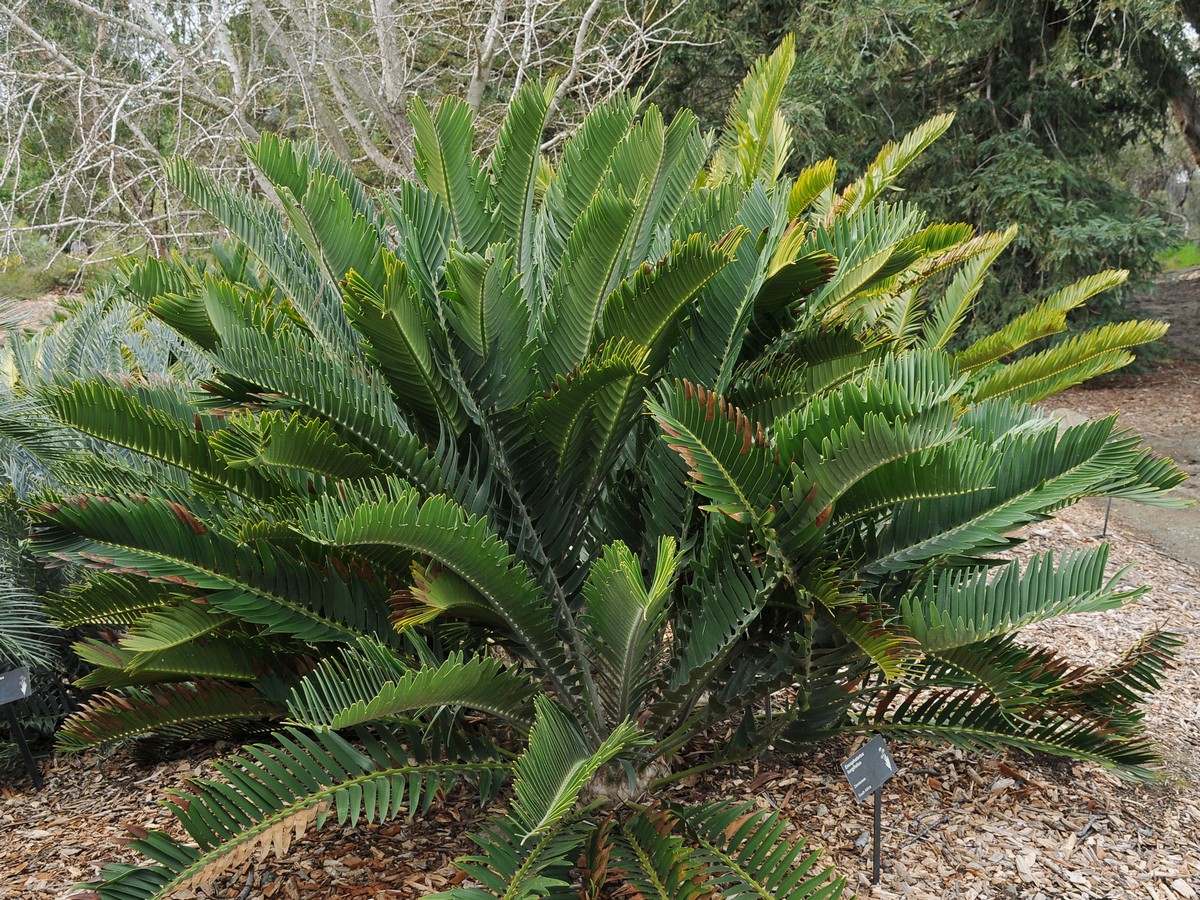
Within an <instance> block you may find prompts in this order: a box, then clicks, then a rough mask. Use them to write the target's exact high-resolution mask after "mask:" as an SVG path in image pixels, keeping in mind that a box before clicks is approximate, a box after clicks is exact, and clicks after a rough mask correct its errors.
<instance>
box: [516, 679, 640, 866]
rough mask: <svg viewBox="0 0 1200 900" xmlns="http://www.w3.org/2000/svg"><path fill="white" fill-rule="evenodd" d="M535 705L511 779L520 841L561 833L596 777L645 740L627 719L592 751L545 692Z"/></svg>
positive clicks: (535, 701) (560, 708)
mask: <svg viewBox="0 0 1200 900" xmlns="http://www.w3.org/2000/svg"><path fill="white" fill-rule="evenodd" d="M534 705H535V706H536V708H537V719H536V722H535V724H534V727H533V730H532V731H531V732H530V734H529V746H528V747H526V749H525V752H524V753H522V754H521V756H520V758H519V759H518V760H517V764H516V771H515V774H514V778H513V802H512V812H511V813H510V815H511V816H512V819H513V821H514V822H515V823H517V824H518V825H519V826H520V828H521V842H522V843H525V842H527V841H530V840H533V839H535V838H538V837H542V836H544V835H546V834H549V833H551V832H553V831H555V830H557V829H558V828H559V827H560V826H561V825H562V822H563V819H564V818H566V816H567V815H568V814H569V813H570V812H571V811H572V810H573V809H574V808H575V804H576V803H577V802H578V801H579V795H580V793H581V792H582V791H583V789H584V787H586V786H587V784H588V782H590V781H591V780H592V777H593V776H594V775H595V774H596V773H597V772H599V771H600V769H601V768H603V767H604V766H605V765H607V764H608V763H609V762H611V761H612V760H613V759H614V758H616V757H617V756H618V755H619V754H621V753H623V752H625V751H626V750H628V749H629V748H630V747H632V746H633V745H634V744H636V743H638V742H639V741H640V740H641V738H640V734H639V732H638V729H637V727H636V726H635V725H634V724H633V723H632V722H630V721H628V720H626V721H624V722H621V723H620V724H618V725H617V726H616V727H615V728H614V729H613V730H612V732H611V733H610V734H609V735H608V737H606V738H605V739H604V742H603V743H602V744H601V745H600V746H599V747H597V748H596V749H594V750H593V749H592V748H591V747H590V746H589V744H588V743H587V741H586V740H585V739H584V737H583V734H582V733H581V732H580V730H579V727H578V726H577V725H576V724H575V723H574V722H573V721H572V720H571V718H570V717H569V716H568V715H567V714H566V713H565V712H564V711H563V709H562V707H560V706H558V705H557V704H556V703H554V702H553V701H552V700H550V699H549V698H548V697H546V696H545V695H544V694H540V695H538V696H537V697H536V698H535V699H534Z"/></svg>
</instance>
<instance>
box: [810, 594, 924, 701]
mask: <svg viewBox="0 0 1200 900" xmlns="http://www.w3.org/2000/svg"><path fill="white" fill-rule="evenodd" d="M851 599H852V598H851V597H841V598H839V604H838V605H832V604H830V605H827V604H825V603H822V604H820V605H821V607H822V608H823V609H824V611H825V613H826V615H828V616H829V618H830V619H831V620H832V621H833V623H834V625H836V626H837V630H838V631H840V632H841V633H842V634H844V635H845V636H846V637H847V638H849V639H850V641H852V642H853V643H854V644H855V646H857V647H858V649H859V650H861V651H862V652H863V653H864V654H865V655H866V656H867V658H868V659H870V660H871V662H872V663H874V664H875V666H876V668H878V669H879V671H880V673H882V675H883V676H884V677H885V678H886V679H888V680H889V681H896V680H899V679H901V678H903V677H904V676H905V675H906V674H907V670H908V666H909V665H910V664H911V662H912V660H913V658H914V656H915V655H916V653H917V650H918V648H917V644H916V642H915V641H914V640H913V639H912V638H911V637H910V636H909V635H908V634H907V633H906V628H905V627H904V624H903V623H898V622H894V621H891V619H892V617H891V616H890V615H889V612H890V610H888V609H886V608H884V607H882V606H880V605H878V604H873V603H871V602H870V601H869V600H867V599H866V598H865V597H864V598H860V602H858V603H852V602H850V601H851Z"/></svg>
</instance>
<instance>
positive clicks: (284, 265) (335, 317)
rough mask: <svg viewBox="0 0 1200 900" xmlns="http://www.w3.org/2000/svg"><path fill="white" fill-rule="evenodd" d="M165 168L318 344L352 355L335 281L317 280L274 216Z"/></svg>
mask: <svg viewBox="0 0 1200 900" xmlns="http://www.w3.org/2000/svg"><path fill="white" fill-rule="evenodd" d="M166 168H167V177H168V178H169V179H170V181H171V183H172V184H174V185H175V186H176V187H177V188H179V190H181V191H182V192H183V193H184V194H185V195H187V197H188V199H190V200H191V201H192V202H193V203H195V204H196V205H197V206H199V207H200V208H201V209H203V210H204V211H205V212H207V213H209V214H210V215H212V216H214V217H215V218H216V219H217V220H218V221H219V222H221V224H223V225H224V226H225V227H226V228H228V229H229V230H230V231H231V232H233V234H234V235H236V236H237V238H238V239H239V240H240V241H242V242H243V243H244V244H245V245H246V246H247V247H249V248H250V249H251V250H252V251H253V253H254V255H255V256H256V257H257V258H258V259H259V261H260V262H261V263H262V264H263V266H264V268H265V269H266V270H267V271H268V272H269V273H270V275H271V277H272V279H273V280H274V281H275V283H276V284H277V285H278V286H279V287H280V289H281V290H282V291H283V292H284V293H285V294H286V295H287V297H288V299H289V300H290V301H291V303H292V305H293V307H294V308H295V310H296V311H297V312H298V313H299V314H300V315H301V316H302V317H303V319H304V321H305V322H306V323H307V324H308V326H309V327H310V328H311V329H312V331H313V334H315V335H316V336H317V338H318V340H319V341H320V342H321V343H322V344H324V345H325V346H327V347H329V348H330V349H331V350H332V351H334V352H338V353H342V354H346V355H348V356H351V357H353V356H354V355H355V350H354V347H355V342H354V340H353V334H352V332H351V329H350V326H349V323H348V322H347V321H346V317H345V316H344V315H343V314H342V308H341V306H342V304H341V298H340V297H339V296H338V293H337V290H336V283H335V282H332V281H330V280H329V279H327V278H326V277H323V276H322V274H321V272H320V270H319V269H318V267H317V263H316V261H315V260H314V259H313V258H312V257H311V256H310V255H309V253H308V248H306V247H305V246H304V242H303V241H301V240H300V238H299V237H298V236H297V235H296V234H295V233H294V232H292V231H290V230H288V229H287V228H285V227H284V223H283V219H282V217H281V216H280V214H279V213H278V212H277V211H276V210H275V209H274V208H273V207H271V206H269V205H268V204H267V203H265V202H263V201H260V200H257V199H255V198H254V197H252V196H250V195H249V194H248V193H247V192H245V191H242V190H240V189H237V188H233V187H230V186H228V185H224V184H221V183H219V182H217V181H216V180H215V179H213V178H212V177H211V176H210V175H208V174H206V173H204V172H202V171H200V169H199V168H197V167H196V166H194V165H192V164H191V163H189V162H186V161H184V160H182V159H179V158H178V157H176V158H174V159H171V160H168V161H167V166H166Z"/></svg>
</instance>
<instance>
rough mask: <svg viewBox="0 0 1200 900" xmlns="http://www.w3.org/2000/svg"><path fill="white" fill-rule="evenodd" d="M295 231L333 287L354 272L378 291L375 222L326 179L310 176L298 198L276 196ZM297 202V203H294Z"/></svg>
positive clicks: (379, 253)
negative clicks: (322, 268)
mask: <svg viewBox="0 0 1200 900" xmlns="http://www.w3.org/2000/svg"><path fill="white" fill-rule="evenodd" d="M279 198H280V200H281V201H282V202H283V205H284V210H285V212H286V213H287V214H288V217H289V218H290V220H291V222H292V226H293V228H294V229H295V231H296V232H297V233H298V234H299V235H300V237H301V240H304V241H305V243H306V244H308V245H309V251H310V253H311V255H312V257H313V258H314V259H317V260H321V262H322V263H323V264H324V266H325V272H326V277H327V278H328V279H329V280H330V281H331V282H333V283H334V284H337V283H338V282H340V281H341V280H342V279H343V278H345V277H346V273H347V272H350V271H354V272H357V273H358V276H359V278H361V279H363V280H364V281H366V282H367V283H368V284H371V285H373V286H375V288H376V290H379V289H380V288H382V286H383V279H384V269H383V258H382V251H383V235H382V234H381V232H380V231H379V229H378V227H377V226H376V224H375V222H373V221H371V220H369V219H367V217H366V216H364V215H363V214H362V213H360V212H358V210H356V209H355V208H354V205H353V204H352V203H351V201H350V197H349V195H348V194H347V193H346V191H345V190H344V189H343V188H342V186H341V185H340V184H339V183H338V181H337V180H336V179H335V178H333V177H332V176H330V175H326V174H324V173H322V172H313V173H311V174H310V175H309V179H308V189H307V190H306V191H305V192H304V195H303V197H302V198H300V197H295V198H294V197H293V196H292V194H291V192H290V191H288V192H283V191H281V192H280V193H279ZM297 201H298V202H297Z"/></svg>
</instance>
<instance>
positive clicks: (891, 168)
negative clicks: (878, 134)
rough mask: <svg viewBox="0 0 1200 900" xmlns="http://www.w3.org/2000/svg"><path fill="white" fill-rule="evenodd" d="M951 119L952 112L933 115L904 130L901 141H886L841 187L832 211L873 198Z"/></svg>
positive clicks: (842, 210) (856, 207) (845, 210)
mask: <svg viewBox="0 0 1200 900" xmlns="http://www.w3.org/2000/svg"><path fill="white" fill-rule="evenodd" d="M953 122H954V115H953V114H945V115H940V116H934V117H933V118H931V119H928V120H927V121H925V122H922V123H921V124H920V125H918V126H917V127H916V128H914V129H913V130H912V131H910V132H909V133H908V134H906V135H905V136H904V138H903V140H901V141H900V143H898V144H896V143H888V144H885V145H884V147H883V149H882V150H880V151H879V155H878V156H876V157H875V161H874V162H873V163H871V165H869V166H867V170H866V171H865V172H864V173H863V174H862V177H861V178H859V179H858V180H857V181H855V182H854V183H853V184H851V185H849V186H848V187H847V188H846V189H845V190H844V191H842V195H841V197H840V198H839V199H838V202H837V204H836V205H835V211H836V212H838V213H839V214H850V213H854V212H856V211H858V210H859V209H861V208H862V207H864V206H866V205H867V204H868V203H870V202H872V201H873V200H874V199H875V198H876V197H878V196H879V195H880V194H881V193H882V192H883V191H884V190H885V189H887V188H888V187H890V186H891V185H892V184H893V183H894V182H895V180H896V178H897V177H898V176H899V175H900V173H901V172H903V171H904V170H905V169H906V168H908V166H909V165H911V164H912V163H913V162H914V161H915V160H916V159H917V157H919V156H920V155H921V154H922V153H924V152H925V151H926V150H927V149H928V148H929V146H930V145H931V144H932V143H933V142H934V141H936V140H937V139H938V138H940V137H941V136H942V135H943V134H945V133H946V131H947V130H948V129H949V128H950V125H951V124H952V123H953Z"/></svg>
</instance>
